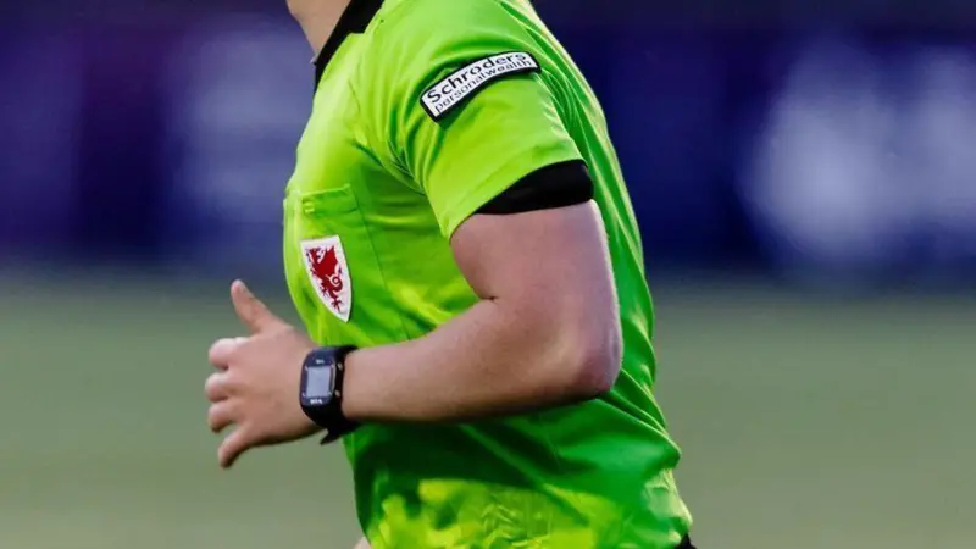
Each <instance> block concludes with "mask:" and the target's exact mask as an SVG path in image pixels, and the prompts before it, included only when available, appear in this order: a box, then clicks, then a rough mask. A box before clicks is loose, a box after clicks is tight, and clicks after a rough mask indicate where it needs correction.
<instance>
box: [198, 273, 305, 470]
mask: <svg viewBox="0 0 976 549" xmlns="http://www.w3.org/2000/svg"><path fill="white" fill-rule="evenodd" d="M231 301H232V302H233V304H234V311H236V313H237V316H238V317H239V318H240V319H241V321H243V322H244V324H245V326H247V327H248V329H249V330H250V332H251V335H250V336H249V337H237V338H227V339H220V340H218V341H217V342H215V343H214V344H213V346H211V347H210V363H211V364H213V365H214V367H215V368H217V372H215V373H213V374H212V375H211V376H210V377H209V378H208V379H207V383H206V387H205V390H206V394H207V399H208V400H209V401H210V402H211V403H212V405H211V406H210V410H209V412H208V414H207V420H208V422H209V424H210V428H211V430H213V431H214V432H215V433H219V432H221V431H223V430H224V429H226V428H227V427H229V426H231V425H233V426H234V427H235V428H234V431H233V432H232V433H231V434H230V435H228V436H227V437H226V438H224V440H223V441H222V442H221V444H220V448H219V449H218V450H217V457H218V460H219V461H220V466H221V467H223V468H225V469H226V468H229V467H231V466H232V465H233V464H234V462H235V461H236V460H237V458H238V457H240V455H241V454H243V453H244V452H246V451H247V450H250V449H251V448H257V447H260V446H269V445H272V444H281V443H285V442H291V441H294V440H298V439H301V438H305V437H307V436H310V435H313V434H315V432H317V431H318V430H319V429H318V427H317V426H316V425H315V424H314V423H312V421H311V420H309V419H308V417H306V416H305V413H304V412H303V411H302V408H301V405H300V404H299V400H298V392H299V386H300V383H301V368H302V363H303V362H304V360H305V355H307V354H308V353H309V351H311V350H312V349H314V348H315V347H316V345H315V343H313V342H312V341H311V340H310V339H309V338H308V337H307V336H306V335H305V334H304V333H302V332H300V331H299V330H296V329H295V328H294V327H293V326H291V325H289V324H288V323H286V322H285V321H284V320H281V319H280V318H278V317H277V316H275V315H274V314H273V313H271V311H269V310H268V308H267V307H266V306H265V305H264V304H263V303H261V301H259V300H258V299H257V298H256V297H254V295H253V294H252V293H251V292H250V290H248V289H247V286H245V285H244V283H243V282H241V281H239V280H238V281H236V282H234V283H233V284H232V285H231Z"/></svg>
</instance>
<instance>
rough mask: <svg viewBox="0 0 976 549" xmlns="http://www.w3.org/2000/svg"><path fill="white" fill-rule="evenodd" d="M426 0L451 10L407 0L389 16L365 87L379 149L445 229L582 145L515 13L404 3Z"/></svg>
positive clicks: (483, 4) (488, 6)
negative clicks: (429, 10)
mask: <svg viewBox="0 0 976 549" xmlns="http://www.w3.org/2000/svg"><path fill="white" fill-rule="evenodd" d="M425 3H427V4H434V5H436V6H440V7H445V10H446V12H447V13H440V15H439V16H430V17H425V13H424V11H423V10H417V11H414V12H413V13H403V12H406V11H407V6H404V8H402V9H401V10H400V12H401V13H400V17H391V18H390V20H388V21H385V22H384V23H383V25H381V27H380V28H379V29H378V37H377V44H376V46H379V45H380V44H382V46H381V47H380V48H378V49H379V51H383V52H384V53H386V54H388V56H387V58H386V60H385V61H384V62H383V63H382V64H377V65H376V67H380V66H384V65H385V66H386V69H385V70H382V71H381V72H383V74H381V75H379V76H377V77H376V78H374V79H373V81H372V83H373V84H374V85H375V84H376V83H377V82H381V84H379V85H377V86H376V87H375V91H376V92H377V93H373V94H368V93H367V94H361V95H367V96H368V97H369V99H368V100H367V101H365V104H366V110H367V112H368V115H369V116H370V117H371V119H372V121H373V122H374V127H375V128H377V131H376V135H377V136H378V137H377V138H376V139H378V140H381V141H382V143H380V146H379V153H378V154H380V155H381V156H384V157H385V160H387V161H388V162H389V163H391V164H393V165H395V166H397V168H398V169H399V170H401V171H402V173H403V175H404V179H405V181H407V183H408V184H409V185H411V186H413V187H415V189H416V190H418V191H420V192H423V193H424V194H425V195H426V196H427V199H428V200H429V202H430V205H431V208H432V210H433V212H434V214H435V216H436V218H437V221H438V225H439V227H440V230H441V233H442V234H444V235H445V236H448V237H449V236H450V235H451V234H453V232H454V231H455V230H456V229H457V227H458V226H459V225H460V224H461V223H462V222H464V220H466V219H467V218H468V217H469V216H471V215H472V214H473V213H474V212H475V211H477V210H478V209H479V208H481V207H482V206H483V205H484V204H486V203H487V202H489V201H490V200H491V199H493V198H494V197H495V196H497V195H498V194H500V193H502V192H503V191H504V190H505V189H507V188H508V187H509V186H511V185H512V184H514V183H516V182H517V181H519V180H520V179H521V178H523V177H525V176H526V175H529V174H531V173H532V172H534V171H536V170H539V169H541V168H544V167H546V166H549V165H552V164H556V163H559V162H566V161H571V160H579V159H581V154H580V151H579V149H578V148H577V146H576V144H575V143H574V141H573V139H572V137H571V136H570V134H569V132H568V131H567V129H566V128H567V126H566V124H565V123H564V119H563V113H562V112H561V109H560V108H559V103H558V99H557V97H556V94H555V93H554V90H553V89H552V88H551V87H550V85H548V84H547V81H549V80H550V79H549V78H547V76H548V75H547V73H546V70H547V69H546V66H547V63H546V55H547V54H546V52H545V51H539V50H537V48H536V47H535V46H534V45H533V43H532V41H531V40H530V38H529V35H528V33H527V31H526V30H525V29H524V28H523V27H522V26H521V23H520V22H519V21H518V20H517V19H515V18H514V17H513V16H512V15H511V14H509V13H507V12H506V11H504V10H503V9H502V8H500V7H499V4H498V3H496V2H488V1H481V0H471V1H470V2H456V1H453V0H449V1H446V2H445V1H436V0H419V1H414V2H411V3H410V6H409V7H410V8H413V7H415V6H417V5H423V4H425ZM384 27H385V28H384ZM384 31H386V33H387V34H384ZM370 84H371V83H370V82H364V85H366V86H369V85H370Z"/></svg>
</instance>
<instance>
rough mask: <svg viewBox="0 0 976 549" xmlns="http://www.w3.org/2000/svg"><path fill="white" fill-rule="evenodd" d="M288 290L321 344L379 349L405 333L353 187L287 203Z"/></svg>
mask: <svg viewBox="0 0 976 549" xmlns="http://www.w3.org/2000/svg"><path fill="white" fill-rule="evenodd" d="M285 210H286V212H285V215H286V230H285V238H286V242H285V243H284V245H285V250H286V253H287V254H289V255H291V257H292V258H293V259H292V260H290V261H288V260H286V264H288V265H291V267H292V268H291V269H290V270H291V271H293V272H289V273H288V285H289V288H290V290H291V293H292V297H293V298H294V299H295V302H296V305H297V306H298V308H299V310H300V311H301V312H302V317H303V319H304V320H305V323H306V325H307V329H308V331H309V333H310V335H312V336H313V338H314V339H315V340H316V341H318V342H319V343H322V344H329V345H338V344H353V345H360V346H365V345H377V344H380V343H386V342H390V341H396V340H397V336H398V335H399V334H400V333H402V328H401V326H400V319H399V315H398V314H397V313H396V311H395V308H394V307H393V303H392V300H391V296H390V293H389V291H388V288H387V284H386V281H385V278H384V276H383V272H382V268H381V264H380V260H379V257H378V256H377V254H376V248H375V246H374V244H373V238H372V235H371V234H370V230H369V227H368V226H367V224H366V223H365V218H364V216H363V213H362V211H361V209H360V206H359V203H358V201H357V199H356V195H355V193H354V191H353V190H352V188H351V187H349V186H346V187H339V188H332V189H325V190H317V191H311V192H298V191H296V192H295V193H294V194H293V195H291V196H289V198H288V199H286V201H285Z"/></svg>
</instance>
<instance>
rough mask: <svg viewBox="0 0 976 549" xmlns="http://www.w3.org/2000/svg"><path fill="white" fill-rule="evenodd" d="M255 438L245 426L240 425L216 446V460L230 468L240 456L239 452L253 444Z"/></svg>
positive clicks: (224, 466) (246, 449)
mask: <svg viewBox="0 0 976 549" xmlns="http://www.w3.org/2000/svg"><path fill="white" fill-rule="evenodd" d="M255 442H256V439H255V438H254V437H253V436H252V435H251V434H250V431H249V430H248V429H247V427H246V426H244V425H241V426H240V427H238V428H237V429H235V430H234V432H233V433H231V434H229V435H227V438H225V439H224V440H223V442H221V443H220V447H219V448H217V460H218V461H219V462H220V466H221V467H223V468H224V469H230V468H231V467H233V466H234V463H236V462H237V459H238V458H239V457H241V454H243V453H244V452H246V451H248V450H250V449H251V448H252V447H254V446H255Z"/></svg>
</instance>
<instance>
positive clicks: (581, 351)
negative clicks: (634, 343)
mask: <svg viewBox="0 0 976 549" xmlns="http://www.w3.org/2000/svg"><path fill="white" fill-rule="evenodd" d="M572 342H573V343H572V344H571V345H570V348H571V349H573V351H572V356H570V357H568V359H567V363H568V364H569V368H567V370H568V372H569V373H570V376H569V379H568V380H567V381H568V385H569V387H568V389H569V392H570V393H571V394H572V396H573V397H574V399H576V400H590V399H594V398H599V397H601V396H603V395H605V394H606V393H608V392H610V390H611V389H613V387H614V385H615V384H616V382H617V377H618V376H619V375H620V368H621V360H622V358H621V355H622V350H621V349H622V347H623V345H622V341H621V335H620V325H619V323H617V322H613V323H612V324H611V327H610V328H609V329H599V330H597V329H591V330H587V331H585V332H584V333H576V334H572Z"/></svg>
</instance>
